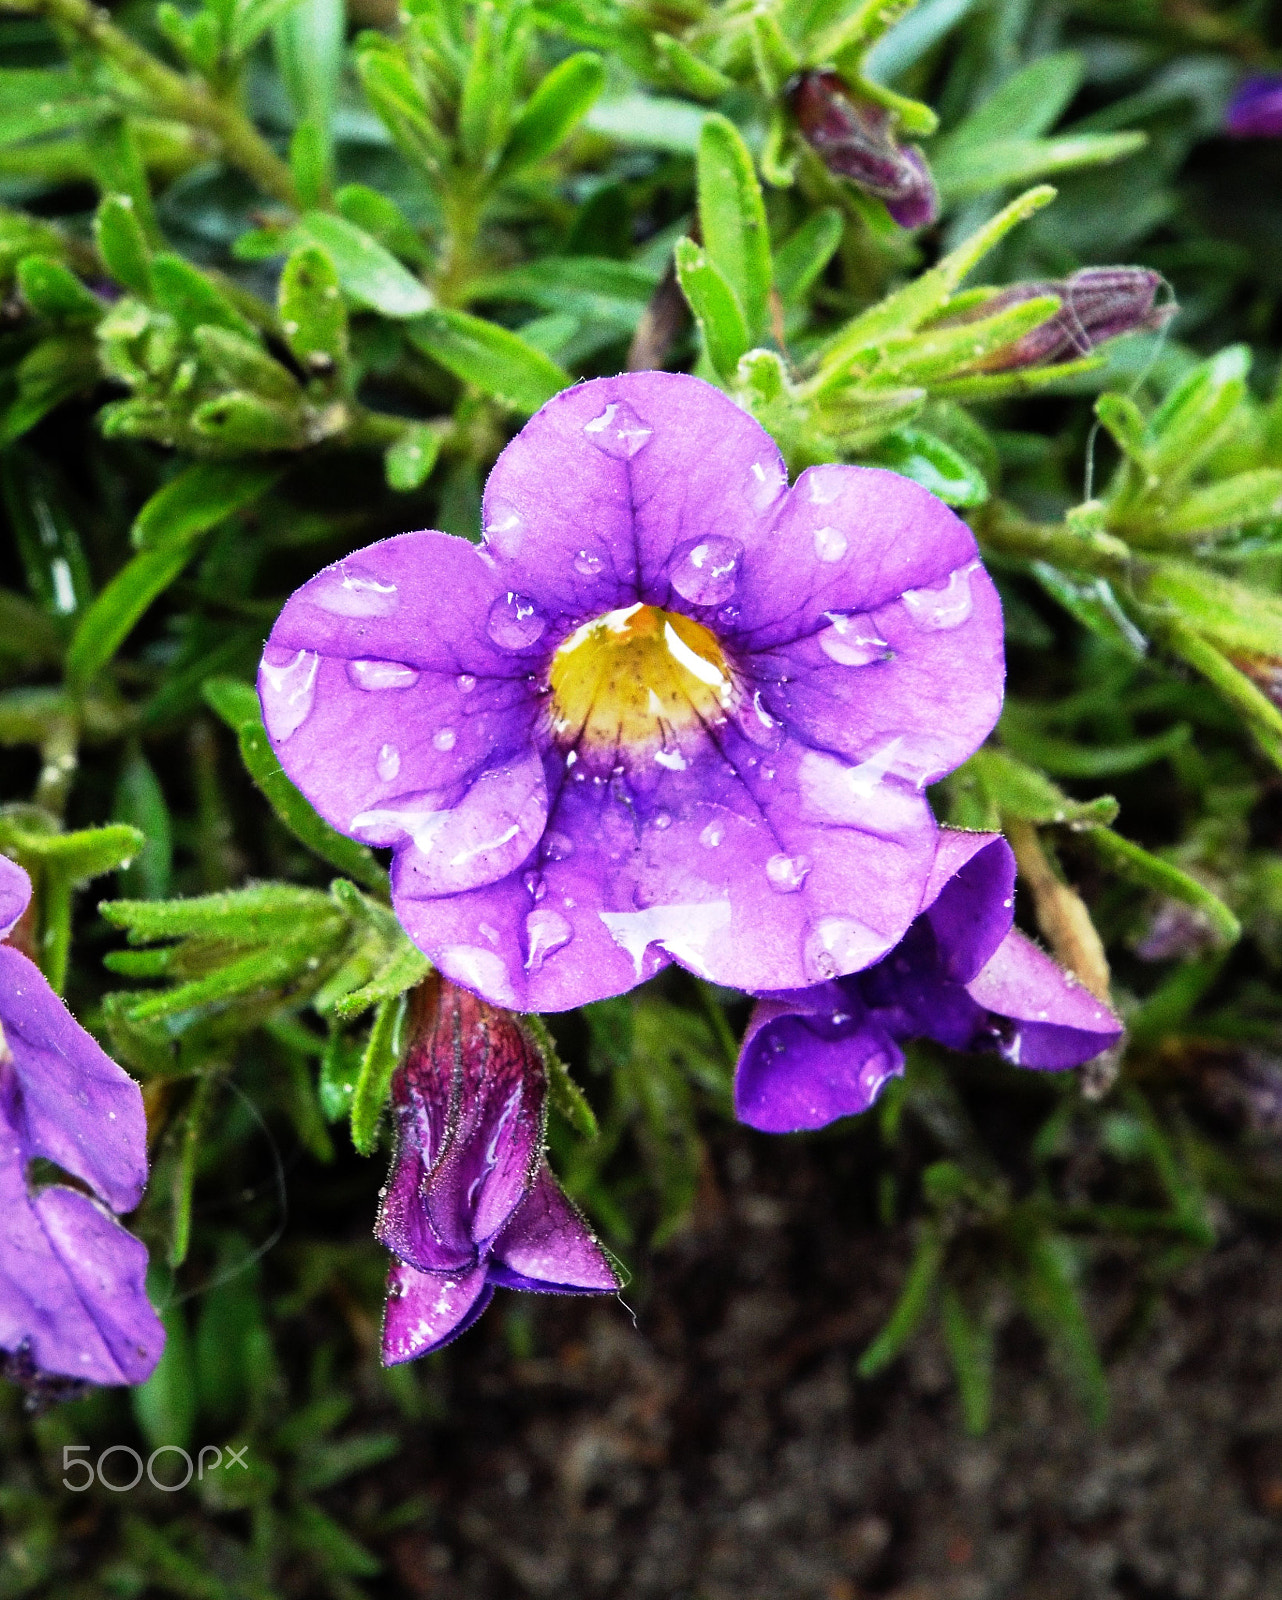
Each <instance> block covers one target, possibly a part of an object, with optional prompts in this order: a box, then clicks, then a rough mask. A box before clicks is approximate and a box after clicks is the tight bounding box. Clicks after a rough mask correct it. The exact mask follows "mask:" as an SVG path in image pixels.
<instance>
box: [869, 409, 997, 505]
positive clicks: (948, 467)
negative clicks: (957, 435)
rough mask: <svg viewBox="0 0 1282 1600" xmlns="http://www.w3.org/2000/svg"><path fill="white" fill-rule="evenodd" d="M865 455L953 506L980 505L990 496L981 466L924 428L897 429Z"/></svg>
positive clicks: (874, 462) (872, 461)
mask: <svg viewBox="0 0 1282 1600" xmlns="http://www.w3.org/2000/svg"><path fill="white" fill-rule="evenodd" d="M866 459H867V460H868V461H869V462H870V463H872V464H874V465H876V466H882V467H890V468H891V469H892V471H894V472H898V473H902V475H903V476H904V477H905V478H911V479H912V480H913V481H914V483H920V484H921V485H922V486H923V487H924V488H927V489H929V490H930V492H931V493H932V494H935V495H938V496H939V498H940V499H941V500H943V501H944V502H945V503H946V504H948V505H950V506H979V505H983V503H984V501H985V500H987V499H988V493H989V490H988V484H987V483H986V482H985V481H984V475H983V473H982V472H981V471H980V470H979V468H978V467H977V466H975V465H974V463H973V462H970V461H967V459H966V458H965V456H963V455H961V454H959V453H958V452H957V451H956V450H954V449H953V448H952V446H951V445H948V444H945V443H944V441H943V440H942V439H940V438H939V437H938V436H937V435H936V434H933V433H927V432H926V431H925V429H923V428H897V429H895V431H894V432H893V433H888V434H887V435H886V436H885V437H884V438H883V439H881V440H879V441H878V443H877V445H876V446H875V447H874V448H873V449H872V450H870V451H869V452H868V453H867V456H866Z"/></svg>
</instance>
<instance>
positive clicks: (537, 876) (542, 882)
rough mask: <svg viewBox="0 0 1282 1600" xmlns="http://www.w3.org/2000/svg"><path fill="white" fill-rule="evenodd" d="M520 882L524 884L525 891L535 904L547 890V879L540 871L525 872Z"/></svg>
mask: <svg viewBox="0 0 1282 1600" xmlns="http://www.w3.org/2000/svg"><path fill="white" fill-rule="evenodd" d="M521 882H522V883H523V884H524V885H525V891H526V893H527V894H528V895H529V897H530V899H531V900H533V901H534V903H535V904H536V905H537V904H538V902H539V901H540V900H542V898H543V896H544V895H545V894H546V893H547V892H548V884H547V879H546V878H545V877H544V876H543V874H542V873H541V872H527V873H526V874H525V876H524V877H523V878H522V879H521Z"/></svg>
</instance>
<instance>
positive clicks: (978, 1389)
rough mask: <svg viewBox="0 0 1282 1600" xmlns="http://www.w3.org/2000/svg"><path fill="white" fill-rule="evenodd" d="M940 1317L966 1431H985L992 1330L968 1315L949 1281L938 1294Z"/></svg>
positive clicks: (990, 1402) (990, 1391)
mask: <svg viewBox="0 0 1282 1600" xmlns="http://www.w3.org/2000/svg"><path fill="white" fill-rule="evenodd" d="M940 1320H941V1322H942V1324H943V1331H944V1343H945V1345H947V1347H948V1354H949V1356H950V1357H951V1358H952V1363H953V1374H954V1376H955V1377H956V1379H957V1391H958V1394H959V1396H960V1398H961V1406H962V1417H963V1419H964V1421H965V1424H966V1432H967V1433H970V1434H976V1435H978V1434H982V1433H987V1432H988V1425H989V1423H990V1422H991V1421H992V1414H993V1336H992V1332H991V1330H990V1329H989V1328H987V1327H985V1326H984V1324H983V1323H982V1322H981V1321H980V1320H979V1319H977V1318H972V1317H971V1315H970V1313H969V1312H968V1311H967V1309H966V1306H965V1302H964V1301H963V1300H962V1297H961V1295H960V1294H959V1293H958V1291H957V1290H956V1289H954V1288H953V1287H952V1285H951V1284H950V1285H948V1286H947V1287H946V1288H945V1289H944V1292H943V1295H942V1297H941V1302H940Z"/></svg>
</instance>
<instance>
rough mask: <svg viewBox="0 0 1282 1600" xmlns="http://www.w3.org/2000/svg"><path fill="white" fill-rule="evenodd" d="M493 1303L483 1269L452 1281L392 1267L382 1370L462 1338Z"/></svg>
mask: <svg viewBox="0 0 1282 1600" xmlns="http://www.w3.org/2000/svg"><path fill="white" fill-rule="evenodd" d="M493 1298H494V1290H493V1288H492V1287H491V1285H490V1284H488V1283H487V1282H486V1279H485V1267H484V1265H481V1266H476V1267H473V1268H471V1269H470V1270H469V1271H467V1272H461V1273H458V1274H456V1275H454V1276H450V1275H448V1274H446V1273H440V1272H416V1271H415V1270H414V1268H413V1267H411V1266H407V1265H406V1263H405V1262H404V1261H393V1263H392V1268H391V1271H390V1272H389V1273H388V1275H387V1309H386V1310H385V1311H384V1313H383V1365H384V1366H385V1367H395V1366H398V1365H399V1364H400V1363H401V1362H402V1361H413V1360H414V1359H415V1357H416V1356H425V1355H428V1354H430V1352H431V1351H433V1350H439V1349H440V1348H441V1346H442V1345H446V1344H449V1343H450V1341H451V1340H452V1339H457V1338H458V1336H459V1334H461V1333H466V1332H467V1330H468V1329H469V1328H470V1327H471V1326H472V1324H473V1323H474V1322H475V1321H476V1320H477V1318H478V1317H479V1316H480V1315H481V1313H482V1312H483V1311H484V1310H485V1308H486V1306H488V1305H489V1303H490V1301H491V1300H492V1299H493Z"/></svg>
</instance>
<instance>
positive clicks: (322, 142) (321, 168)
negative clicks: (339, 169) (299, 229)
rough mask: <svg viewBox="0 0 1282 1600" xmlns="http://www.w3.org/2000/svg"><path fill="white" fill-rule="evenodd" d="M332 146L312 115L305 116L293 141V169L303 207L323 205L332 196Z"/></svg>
mask: <svg viewBox="0 0 1282 1600" xmlns="http://www.w3.org/2000/svg"><path fill="white" fill-rule="evenodd" d="M330 154H331V152H330V148H329V144H328V142H327V140H326V138H325V135H324V133H322V131H321V129H320V127H319V126H318V125H317V123H316V121H315V119H314V118H312V117H305V118H304V119H303V121H302V122H300V123H299V124H298V126H297V127H296V128H295V129H294V137H293V138H292V139H291V140H290V141H289V170H290V173H291V175H292V176H293V179H294V188H295V190H296V191H297V193H298V203H299V205H301V206H307V207H309V208H310V207H314V206H323V205H324V204H325V201H326V199H327V197H328V195H329V184H330V177H331V172H330Z"/></svg>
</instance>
